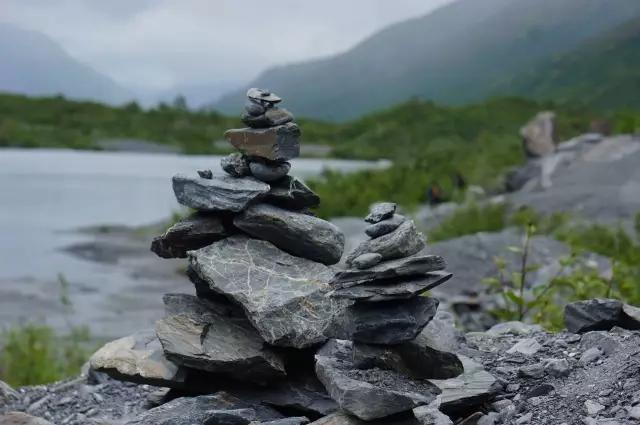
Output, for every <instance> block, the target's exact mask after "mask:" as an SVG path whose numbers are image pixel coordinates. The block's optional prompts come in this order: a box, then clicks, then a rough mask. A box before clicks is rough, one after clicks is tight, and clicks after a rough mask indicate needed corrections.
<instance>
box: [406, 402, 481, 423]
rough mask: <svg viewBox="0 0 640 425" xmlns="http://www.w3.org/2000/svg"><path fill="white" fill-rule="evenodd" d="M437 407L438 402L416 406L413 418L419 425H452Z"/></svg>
mask: <svg viewBox="0 0 640 425" xmlns="http://www.w3.org/2000/svg"><path fill="white" fill-rule="evenodd" d="M439 406H440V402H439V400H437V401H434V402H432V403H431V404H429V405H427V406H418V407H416V408H415V409H413V416H415V418H416V420H417V421H418V423H419V424H420V425H453V421H452V420H451V419H450V418H449V417H448V416H447V415H445V414H444V413H442V412H441V411H440V409H439ZM478 424H479V423H478Z"/></svg>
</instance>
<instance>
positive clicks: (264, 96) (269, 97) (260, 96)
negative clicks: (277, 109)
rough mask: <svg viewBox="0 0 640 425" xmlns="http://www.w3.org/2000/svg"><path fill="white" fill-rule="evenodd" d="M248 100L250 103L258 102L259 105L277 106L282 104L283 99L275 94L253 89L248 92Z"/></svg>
mask: <svg viewBox="0 0 640 425" xmlns="http://www.w3.org/2000/svg"><path fill="white" fill-rule="evenodd" d="M247 98H248V99H249V100H250V101H254V102H258V103H259V104H264V103H268V104H276V103H280V102H282V98H281V97H280V96H278V95H277V94H275V93H271V92H270V91H268V90H264V89H259V88H255V87H252V88H250V89H249V90H247Z"/></svg>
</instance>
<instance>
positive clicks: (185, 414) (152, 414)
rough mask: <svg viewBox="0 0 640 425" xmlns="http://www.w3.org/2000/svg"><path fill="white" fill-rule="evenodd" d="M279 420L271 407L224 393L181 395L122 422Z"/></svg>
mask: <svg viewBox="0 0 640 425" xmlns="http://www.w3.org/2000/svg"><path fill="white" fill-rule="evenodd" d="M277 419H283V417H282V415H281V414H279V413H278V412H276V411H275V410H273V409H270V408H268V407H265V406H259V405H249V404H247V403H245V402H243V401H241V400H239V399H237V398H235V397H233V396H231V395H229V394H227V393H224V392H218V393H216V394H214V395H203V396H198V397H181V398H177V399H175V400H172V401H170V402H168V403H165V404H163V405H162V406H159V407H156V408H153V409H151V410H149V411H147V412H144V413H142V414H141V415H139V416H138V417H137V418H135V419H133V420H131V421H128V422H126V425H194V424H210V425H236V424H242V425H244V424H248V423H249V422H251V421H258V422H266V421H271V420H277Z"/></svg>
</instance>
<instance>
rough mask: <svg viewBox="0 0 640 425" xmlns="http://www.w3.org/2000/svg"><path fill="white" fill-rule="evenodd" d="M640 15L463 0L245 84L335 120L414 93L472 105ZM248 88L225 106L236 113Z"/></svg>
mask: <svg viewBox="0 0 640 425" xmlns="http://www.w3.org/2000/svg"><path fill="white" fill-rule="evenodd" d="M639 16H640V2H638V1H629V0H561V1H559V0H458V1H456V2H454V3H452V4H450V5H448V6H445V7H442V8H440V9H438V10H436V11H435V12H433V13H431V14H429V15H427V16H424V17H421V18H417V19H412V20H409V21H405V22H402V23H399V24H395V25H392V26H390V27H388V28H386V29H384V30H382V31H380V32H378V33H376V34H374V35H372V36H371V37H369V38H368V39H366V40H365V41H363V42H362V43H360V44H358V45H357V46H355V47H353V48H352V49H350V50H348V51H346V52H344V53H343V54H340V55H337V56H333V57H329V58H322V59H317V60H314V61H309V62H303V63H298V64H292V65H286V66H280V67H277V68H273V69H270V70H267V71H266V72H264V73H263V74H262V75H260V76H259V77H258V78H257V79H256V80H255V81H253V82H251V83H250V84H248V85H247V86H256V87H265V88H269V89H271V90H273V91H275V92H277V93H278V94H279V95H282V96H283V97H284V98H285V99H287V104H288V106H289V107H290V108H291V110H293V111H295V112H296V113H297V114H298V115H301V116H309V117H315V118H321V119H329V120H344V119H350V118H354V117H357V116H361V115H363V114H366V113H370V112H372V111H376V110H379V109H381V108H384V107H389V106H391V105H394V104H397V103H400V102H403V101H406V100H407V99H409V98H411V97H414V96H417V97H420V98H423V99H429V100H432V101H434V102H436V103H440V104H442V103H444V104H465V103H468V102H475V101H480V100H482V99H484V98H486V97H487V96H488V95H490V94H492V93H493V91H492V90H493V89H494V88H495V87H496V86H497V85H498V84H500V83H501V82H503V81H505V80H510V79H511V78H512V77H513V76H514V75H519V74H521V73H523V72H527V71H528V70H530V69H538V68H537V66H538V65H539V64H540V63H545V62H547V61H548V60H550V59H551V58H553V57H560V56H562V55H564V54H568V53H570V52H572V51H574V50H575V49H576V48H578V47H579V46H580V45H582V44H583V43H585V42H586V41H587V40H590V39H593V38H594V37H598V36H600V35H602V34H604V33H607V32H609V31H611V30H613V29H614V28H617V27H619V26H620V25H621V24H623V23H624V22H626V21H628V20H629V19H631V18H633V17H639ZM243 94H244V93H243V92H242V91H238V92H235V93H231V94H229V95H228V96H226V97H225V98H223V99H222V100H221V101H220V102H218V103H217V107H219V108H221V109H222V110H223V111H225V112H231V111H237V110H239V109H240V107H241V102H242V99H243Z"/></svg>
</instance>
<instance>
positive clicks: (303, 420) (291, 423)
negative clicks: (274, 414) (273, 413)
mask: <svg viewBox="0 0 640 425" xmlns="http://www.w3.org/2000/svg"><path fill="white" fill-rule="evenodd" d="M308 423H309V418H307V417H306V416H296V417H292V418H284V419H276V420H275V421H268V422H260V425H304V424H308Z"/></svg>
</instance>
